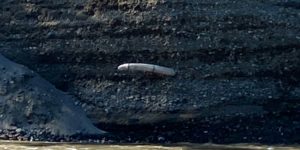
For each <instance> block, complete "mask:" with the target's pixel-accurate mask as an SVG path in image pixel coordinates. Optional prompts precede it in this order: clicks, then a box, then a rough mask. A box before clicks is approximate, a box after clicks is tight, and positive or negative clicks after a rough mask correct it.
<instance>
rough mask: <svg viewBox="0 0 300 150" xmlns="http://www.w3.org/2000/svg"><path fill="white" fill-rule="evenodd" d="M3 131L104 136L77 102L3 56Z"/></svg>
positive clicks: (0, 118) (0, 76)
mask: <svg viewBox="0 0 300 150" xmlns="http://www.w3.org/2000/svg"><path fill="white" fill-rule="evenodd" d="M0 68H1V71H0V113H1V116H0V129H1V132H2V131H3V130H7V131H12V132H15V133H16V132H17V133H19V134H20V132H22V133H23V135H24V136H25V135H32V136H36V137H39V138H42V137H43V136H46V134H50V135H52V136H74V135H86V136H89V135H100V134H102V133H104V132H103V131H101V130H99V129H97V128H96V127H94V126H93V125H92V123H91V121H90V120H89V119H88V118H87V117H86V116H85V114H84V112H83V111H82V110H81V108H80V107H78V106H75V105H74V102H75V101H74V98H72V97H71V96H68V95H67V94H65V93H63V92H61V91H59V90H57V89H56V88H55V87H54V86H53V85H51V84H50V83H49V82H47V81H46V80H44V79H43V78H41V77H40V76H38V75H37V74H35V73H34V72H33V71H31V70H29V69H28V68H26V67H24V66H22V65H19V64H16V63H13V62H11V61H9V60H8V59H6V58H4V57H3V56H1V55H0Z"/></svg>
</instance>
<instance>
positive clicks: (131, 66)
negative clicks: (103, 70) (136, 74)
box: [118, 63, 175, 76]
mask: <svg viewBox="0 0 300 150" xmlns="http://www.w3.org/2000/svg"><path fill="white" fill-rule="evenodd" d="M118 70H129V71H143V72H151V73H156V74H162V75H167V76H174V75H175V71H174V69H172V68H168V67H163V66H158V65H153V64H144V63H126V64H122V65H120V66H118Z"/></svg>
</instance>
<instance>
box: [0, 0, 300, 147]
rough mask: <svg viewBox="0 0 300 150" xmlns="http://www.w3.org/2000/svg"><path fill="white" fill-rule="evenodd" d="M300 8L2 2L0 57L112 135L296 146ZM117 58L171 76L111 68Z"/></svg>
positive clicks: (146, 0)
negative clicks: (63, 95) (68, 99)
mask: <svg viewBox="0 0 300 150" xmlns="http://www.w3.org/2000/svg"><path fill="white" fill-rule="evenodd" d="M299 5H300V3H299V2H297V1H295V0H294V1H292V0H287V1H284V2H283V1H280V0H269V1H261V0H241V1H232V0H201V1H200V0H140V1H135V0H128V1H118V0H76V1H75V0H74V1H69V0H51V1H50V0H43V1H42V0H30V1H20V2H16V1H10V0H2V1H1V2H0V6H1V10H2V12H3V13H1V14H0V19H1V20H2V21H1V22H0V25H1V27H0V31H1V32H0V53H1V54H3V55H5V56H6V57H8V58H10V59H11V60H13V61H16V62H18V63H20V64H23V65H26V66H28V67H29V68H30V69H32V70H34V71H35V72H37V73H38V74H40V75H41V76H42V77H44V78H45V79H46V80H48V81H49V82H51V83H52V84H53V85H54V86H55V87H56V88H58V89H60V90H62V91H64V92H67V93H68V94H70V95H73V96H74V97H76V99H75V101H76V102H75V104H76V105H78V106H80V107H82V108H83V110H84V111H85V112H86V114H87V116H88V117H89V118H90V119H91V121H92V123H94V124H95V125H96V126H98V127H99V128H101V129H105V130H107V131H110V132H112V133H116V134H119V135H120V137H121V138H120V139H125V138H124V137H130V138H126V139H130V141H150V142H151V141H152V142H153V141H154V142H155V141H192V142H207V141H209V142H210V141H212V142H251V141H252V142H274V143H288V142H292V143H299V140H300V139H299V136H297V134H298V133H299V132H300V131H299V126H300V125H299V124H300V119H299V117H298V116H299V115H297V114H299V110H300V102H299V100H300V71H299V68H300V36H299V35H300V11H299ZM128 62H142V63H152V64H158V65H163V66H168V67H172V68H174V69H175V70H176V71H177V74H176V76H175V77H160V76H153V75H148V74H144V73H137V72H119V71H117V69H116V68H117V66H118V65H120V64H122V63H128ZM153 131H155V132H153ZM132 139H135V140H132ZM125 141H126V140H125Z"/></svg>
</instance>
